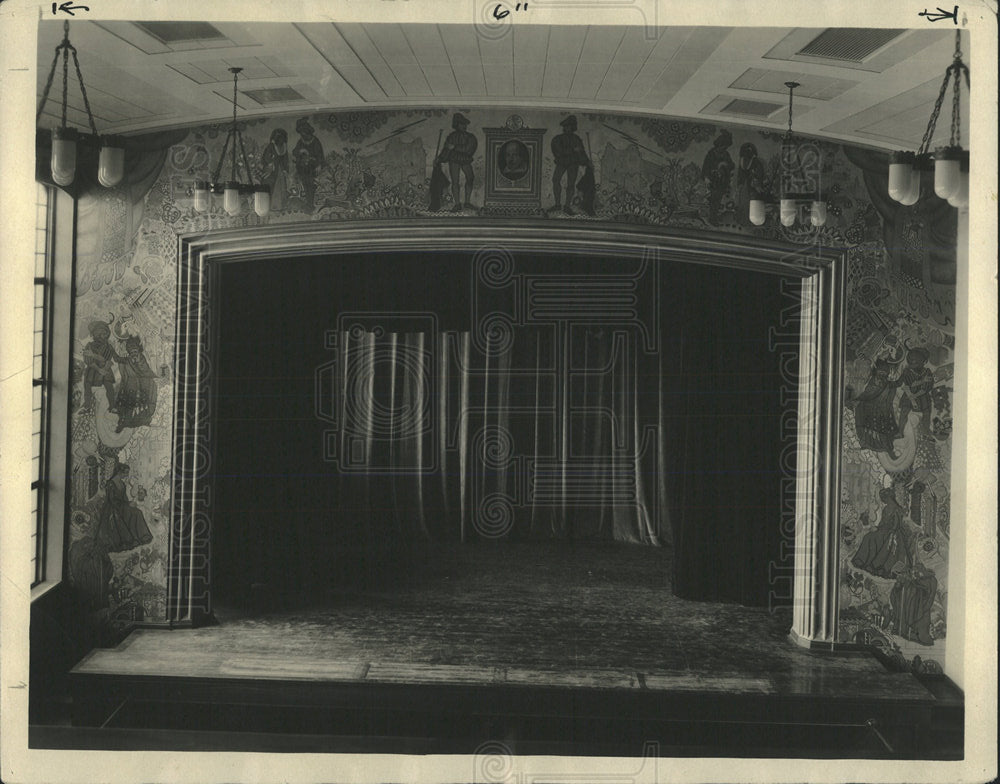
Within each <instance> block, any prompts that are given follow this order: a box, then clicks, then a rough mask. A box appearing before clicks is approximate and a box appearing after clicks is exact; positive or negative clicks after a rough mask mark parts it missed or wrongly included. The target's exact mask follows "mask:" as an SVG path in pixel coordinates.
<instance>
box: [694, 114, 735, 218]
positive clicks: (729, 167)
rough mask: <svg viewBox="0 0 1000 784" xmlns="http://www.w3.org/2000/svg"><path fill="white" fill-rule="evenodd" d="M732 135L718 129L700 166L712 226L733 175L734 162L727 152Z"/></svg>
mask: <svg viewBox="0 0 1000 784" xmlns="http://www.w3.org/2000/svg"><path fill="white" fill-rule="evenodd" d="M732 143H733V137H732V134H730V133H729V131H720V132H719V135H718V136H717V137H716V138H715V141H714V142H712V149H711V150H709V151H708V152H707V153H705V160H704V162H703V163H702V166H701V176H702V178H703V179H704V180H705V182H706V184H707V185H708V222H709V223H711V224H712V225H713V226H715V225H718V223H719V210H720V208H721V207H722V200H723V199H724V198H726V195H727V194H728V193H729V182H730V180H731V179H732V176H733V169H734V168H736V164H734V163H733V158H732V156H731V155H730V154H729V147H730V146H732Z"/></svg>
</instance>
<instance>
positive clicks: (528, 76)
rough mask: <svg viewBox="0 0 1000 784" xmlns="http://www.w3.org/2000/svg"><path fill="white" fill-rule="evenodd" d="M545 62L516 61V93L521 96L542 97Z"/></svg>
mask: <svg viewBox="0 0 1000 784" xmlns="http://www.w3.org/2000/svg"><path fill="white" fill-rule="evenodd" d="M544 76H545V63H533V62H522V61H521V60H515V61H514V94H515V95H516V96H518V97H519V98H541V97H542V79H543V77H544Z"/></svg>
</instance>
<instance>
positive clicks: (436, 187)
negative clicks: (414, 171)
mask: <svg viewBox="0 0 1000 784" xmlns="http://www.w3.org/2000/svg"><path fill="white" fill-rule="evenodd" d="M443 133H444V131H438V140H437V146H436V147H435V148H434V165H433V170H432V171H431V183H430V192H431V203H430V205H429V207H428V209H430V211H431V212H437V211H438V210H440V209H441V197H442V196H444V191H445V188H447V187H448V184H449V183H448V177H447V176H446V175H445V173H444V169H442V168H441V166H442V164H443V163H444V162H443V161H442V160H441V136H442V134H443Z"/></svg>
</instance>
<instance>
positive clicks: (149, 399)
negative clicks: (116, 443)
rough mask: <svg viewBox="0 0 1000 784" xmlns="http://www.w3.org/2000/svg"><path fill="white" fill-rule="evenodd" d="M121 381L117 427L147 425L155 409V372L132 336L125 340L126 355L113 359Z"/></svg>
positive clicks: (139, 342)
mask: <svg viewBox="0 0 1000 784" xmlns="http://www.w3.org/2000/svg"><path fill="white" fill-rule="evenodd" d="M116 359H117V360H118V366H119V367H120V369H121V373H122V380H121V384H120V386H119V387H118V399H117V401H116V406H117V408H118V427H117V432H119V433H120V432H121V431H122V430H123V429H124V428H126V427H141V426H142V425H148V424H149V423H150V422H151V421H152V419H153V412H154V411H155V410H156V373H154V372H153V369H152V368H150V366H149V363H148V362H147V361H146V355H145V353H143V348H142V341H141V340H140V339H139V338H138V337H135V336H134V335H132V336H129V337H128V338H126V340H125V356H124V357H116Z"/></svg>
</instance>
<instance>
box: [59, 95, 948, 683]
mask: <svg viewBox="0 0 1000 784" xmlns="http://www.w3.org/2000/svg"><path fill="white" fill-rule="evenodd" d="M484 128H496V129H499V128H506V129H511V128H517V129H519V128H524V129H531V130H533V131H535V132H538V131H543V133H541V134H540V135H541V138H542V144H541V150H542V153H543V154H542V155H541V160H540V162H538V161H534V162H530V164H531V165H534V163H538V165H540V166H541V172H540V176H541V189H542V190H541V208H540V209H538V211H537V213H531V214H532V216H533V217H537V218H543V219H548V220H559V221H566V224H565V225H566V229H567V231H572V225H573V224H572V222H573V221H580V220H584V221H585V220H601V221H612V222H619V223H629V224H645V225H658V226H664V227H684V228H688V229H705V230H712V231H722V232H732V233H734V234H739V235H750V236H757V237H762V238H766V239H773V240H780V241H784V242H791V243H798V244H809V243H817V242H818V243H822V244H823V245H826V246H836V247H846V248H848V249H849V268H848V292H847V302H848V314H847V315H848V319H847V342H846V355H847V365H846V374H845V375H846V378H847V382H846V389H845V401H846V402H845V409H844V433H843V438H844V449H843V465H844V474H843V490H842V530H841V545H842V546H841V558H842V561H841V573H840V598H841V602H840V603H841V617H840V625H841V637H842V639H843V640H844V641H858V642H864V643H866V644H871V645H876V646H878V647H880V648H881V649H882V650H883V651H884V652H885V654H886V655H887V656H889V657H890V658H892V659H894V660H895V661H896V662H897V663H898V664H899V665H900V666H901V667H912V668H916V669H921V670H927V671H936V670H938V669H939V668H940V664H941V663H942V662H943V660H944V649H945V640H946V636H947V596H948V588H947V586H948V544H949V539H950V525H949V520H950V517H949V488H950V462H951V461H950V446H951V427H952V421H951V399H952V378H953V375H954V361H955V350H954V349H955V340H954V317H955V299H954V296H955V295H954V263H955V248H954V242H955V236H956V232H955V226H954V216H953V211H950V210H945V211H942V210H941V208H940V205H937V204H935V203H933V202H934V201H935V200H934V199H933V197H932V198H931V199H928V200H926V201H924V202H920V203H918V205H917V206H916V207H914V208H911V209H909V210H907V209H906V208H902V207H900V206H899V205H896V204H895V203H894V202H891V201H890V200H889V199H888V198H887V197H883V196H881V194H884V193H885V187H884V185H883V184H882V182H883V181H884V176H885V172H884V160H882V161H881V163H880V162H879V159H878V156H874V155H873V154H871V153H866V152H865V151H858V150H852V149H848V148H844V147H842V146H840V145H837V144H833V143H830V142H824V141H811V142H810V144H812V145H813V147H814V149H815V150H816V151H817V152H818V153H819V157H818V160H821V161H822V168H821V169H820V170H819V171H818V172H817V174H818V176H819V177H820V179H821V182H822V184H823V186H824V190H825V192H826V194H827V200H828V205H829V206H828V214H829V217H828V221H827V224H826V225H825V226H824V227H822V228H819V229H817V228H814V227H812V226H810V225H809V223H808V221H805V222H801V221H800V222H797V223H796V225H795V226H793V227H790V228H784V227H782V226H781V225H780V224H778V222H777V221H775V220H773V219H770V220H769V221H768V222H767V223H766V224H765V225H764V226H762V227H755V226H752V225H751V224H750V223H749V220H748V217H747V212H748V201H749V194H750V192H751V190H760V191H765V192H767V191H770V192H776V189H777V182H778V177H779V174H780V157H779V142H780V133H778V132H776V131H760V130H755V129H752V128H749V127H740V126H728V127H723V126H718V125H711V124H705V123H694V122H686V121H679V120H669V119H655V118H650V117H640V116H623V115H621V116H620V115H611V114H590V113H582V114H579V115H577V116H575V117H572V118H571V117H569V116H568V115H567V113H560V112H555V111H547V110H535V109H531V108H525V107H520V108H517V109H510V110H504V109H499V108H490V109H484V108H459V109H458V110H455V111H448V110H445V109H426V110H410V111H360V112H359V111H354V112H332V113H325V114H316V115H310V116H303V117H278V118H271V119H267V120H249V121H245V122H244V123H243V133H244V137H245V144H246V151H247V155H248V157H249V159H250V161H251V165H252V166H253V167H254V169H255V177H256V178H258V179H259V180H260V181H263V182H265V183H267V184H268V185H270V186H271V189H272V212H271V214H270V215H269V216H268V217H267V218H265V219H261V218H258V217H257V216H256V215H255V214H253V212H252V210H247V211H245V212H244V214H243V215H240V216H237V217H235V218H233V217H230V216H229V215H227V214H226V213H225V212H223V211H222V209H221V204H218V203H216V204H214V205H213V206H212V208H211V209H210V210H209V212H207V213H198V212H196V211H195V210H194V208H193V202H192V185H193V182H194V180H195V179H204V178H207V177H208V176H209V174H210V171H211V169H212V168H213V167H214V165H215V163H216V162H217V160H218V156H219V154H220V152H221V148H222V144H223V141H224V139H225V132H226V126H223V125H209V126H203V127H198V128H192V129H190V130H189V131H188V132H187V134H186V136H184V137H183V139H182V140H181V141H179V142H176V143H174V144H173V145H172V146H170V147H169V149H168V150H167V152H166V156H165V160H164V162H163V165H162V169H160V170H159V173H158V175H155V178H153V177H152V176H151V178H150V181H149V185H148V188H147V187H145V186H144V187H143V189H142V191H141V192H140V193H137V192H136V190H137V189H136V188H132V189H131V190H129V189H126V188H124V187H119V188H116V189H113V190H110V191H106V190H102V191H101V192H100V193H97V192H94V193H92V194H89V195H86V196H84V197H82V198H81V200H80V206H79V227H78V262H77V264H78V272H77V291H76V314H77V316H76V318H77V322H76V335H77V345H76V346H75V352H74V354H75V374H74V379H73V383H74V394H73V398H72V434H71V439H72V454H73V458H72V476H71V486H72V500H71V504H72V518H71V520H72V525H71V544H70V551H69V572H70V576H71V579H72V580H73V582H74V583H75V584H76V585H77V587H78V588H79V589H80V591H81V592H82V593H84V594H85V595H86V596H87V597H88V600H89V603H90V607H91V611H92V612H93V613H94V616H95V619H98V620H99V621H100V622H102V623H106V624H110V625H114V624H124V623H128V622H130V621H132V620H135V619H138V618H148V619H156V618H162V617H163V616H164V601H165V569H166V565H165V564H166V553H167V529H168V522H169V514H170V495H169V492H170V491H169V486H170V481H169V480H170V475H169V471H170V462H171V460H170V449H171V427H172V412H171V406H170V401H171V400H172V394H173V385H172V384H173V382H172V363H173V351H174V332H173V331H174V315H173V313H174V305H175V303H174V297H175V293H176V291H175V286H176V282H175V270H176V266H175V262H176V259H175V254H176V246H177V243H176V237H177V235H178V233H182V232H194V231H205V230H209V229H212V228H227V227H237V226H239V227H247V226H260V227H261V228H262V230H266V226H267V225H268V224H278V223H292V222H301V221H337V220H366V219H371V220H377V219H380V218H383V219H384V218H393V219H398V218H413V219H419V220H434V219H436V217H438V216H445V215H447V216H453V215H465V216H477V215H488V214H491V213H490V212H488V211H486V210H485V209H484V196H485V195H486V191H485V188H486V182H487V176H486V175H487V173H488V168H489V167H490V166H498V167H500V169H499V174H497V177H500V178H505V179H499V180H496V181H495V182H500V183H502V184H503V183H506V182H507V181H508V180H509V181H510V184H511V188H513V189H514V190H516V188H515V184H516V182H517V179H519V178H514V173H515V171H518V172H519V171H520V169H519V168H518V167H526V166H527V165H529V162H527V161H521V160H515V158H517V155H516V154H515V153H517V154H520V155H521V156H522V157H525V156H524V151H521V150H520V149H519V148H514V147H511V146H509V145H508V149H507V150H506V151H505V152H504V153H503V156H504V157H502V158H501V157H500V154H499V153H498V154H497V155H495V156H493V157H489V155H490V154H489V152H488V150H486V145H485V143H484V140H485V138H486V136H485V134H484V130H483V129H484ZM536 135H537V134H536ZM178 138H180V137H178ZM522 146H523V145H522ZM525 149H526V150H527V149H528V148H527V147H525ZM508 153H509V154H508ZM880 165H881V167H882V170H881V171H880V169H879V166H880ZM504 167H506V168H504ZM489 173H490V174H491V175H492V174H495V172H489ZM154 174H155V170H154ZM880 177H881V178H882V180H880ZM491 182H494V181H493V180H491ZM880 188H881V191H880V190H879V189H880ZM949 221H950V223H949Z"/></svg>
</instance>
